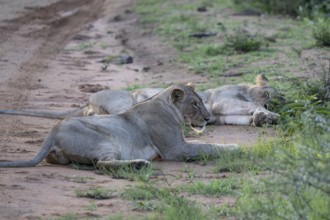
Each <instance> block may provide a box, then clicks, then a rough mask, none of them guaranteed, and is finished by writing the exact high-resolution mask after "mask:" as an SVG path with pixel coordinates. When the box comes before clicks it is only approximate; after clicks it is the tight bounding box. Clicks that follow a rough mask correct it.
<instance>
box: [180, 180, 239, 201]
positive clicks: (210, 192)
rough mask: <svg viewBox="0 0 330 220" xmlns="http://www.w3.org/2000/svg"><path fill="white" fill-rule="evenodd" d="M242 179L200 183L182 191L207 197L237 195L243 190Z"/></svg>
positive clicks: (186, 187)
mask: <svg viewBox="0 0 330 220" xmlns="http://www.w3.org/2000/svg"><path fill="white" fill-rule="evenodd" d="M241 185H242V183H241V179H239V178H224V179H218V180H212V181H209V182H207V183H205V182H202V181H198V182H194V183H193V184H189V185H184V186H182V187H180V189H181V190H182V191H184V192H188V193H190V194H200V195H207V196H216V197H219V196H222V195H235V194H237V190H238V189H240V188H241Z"/></svg>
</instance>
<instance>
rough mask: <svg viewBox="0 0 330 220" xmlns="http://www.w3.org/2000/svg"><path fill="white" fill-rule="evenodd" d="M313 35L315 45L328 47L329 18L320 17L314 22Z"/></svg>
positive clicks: (329, 41) (329, 45)
mask: <svg viewBox="0 0 330 220" xmlns="http://www.w3.org/2000/svg"><path fill="white" fill-rule="evenodd" d="M313 37H314V39H315V40H316V45H318V46H325V47H330V19H329V18H320V19H318V20H317V21H316V22H314V27H313Z"/></svg>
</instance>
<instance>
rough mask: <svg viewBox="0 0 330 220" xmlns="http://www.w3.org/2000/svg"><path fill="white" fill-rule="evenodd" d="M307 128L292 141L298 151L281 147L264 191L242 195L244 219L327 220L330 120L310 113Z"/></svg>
mask: <svg viewBox="0 0 330 220" xmlns="http://www.w3.org/2000/svg"><path fill="white" fill-rule="evenodd" d="M303 123H304V126H303V127H304V129H303V130H302V133H301V134H300V135H299V138H296V139H295V141H294V142H293V141H292V142H290V145H291V146H293V147H295V148H296V150H295V151H287V150H286V146H285V147H284V146H278V149H277V152H276V154H275V155H274V160H273V164H274V165H273V170H272V171H273V175H271V178H268V179H263V180H261V181H262V182H264V184H265V189H264V190H265V191H263V192H262V193H260V194H254V193H250V194H249V193H246V194H244V195H243V196H242V197H241V198H239V201H238V204H237V215H238V216H239V217H241V218H242V219H328V217H329V215H330V209H329V207H330V184H329V183H330V177H329V170H330V135H329V133H330V120H329V118H326V117H320V116H316V117H315V116H312V115H310V116H308V117H306V118H305V119H304V120H303Z"/></svg>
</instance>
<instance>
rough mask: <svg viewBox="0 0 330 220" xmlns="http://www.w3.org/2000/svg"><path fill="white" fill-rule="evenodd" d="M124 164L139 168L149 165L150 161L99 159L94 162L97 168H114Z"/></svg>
mask: <svg viewBox="0 0 330 220" xmlns="http://www.w3.org/2000/svg"><path fill="white" fill-rule="evenodd" d="M124 166H131V167H132V168H135V169H141V168H143V167H150V166H151V163H150V162H149V161H147V160H144V159H135V160H100V161H98V162H97V163H96V167H97V168H99V169H114V168H120V167H124Z"/></svg>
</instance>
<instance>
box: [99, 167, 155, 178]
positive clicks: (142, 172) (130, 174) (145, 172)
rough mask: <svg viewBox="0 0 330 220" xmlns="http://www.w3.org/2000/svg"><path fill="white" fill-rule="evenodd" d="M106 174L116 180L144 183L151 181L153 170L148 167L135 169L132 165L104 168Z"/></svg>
mask: <svg viewBox="0 0 330 220" xmlns="http://www.w3.org/2000/svg"><path fill="white" fill-rule="evenodd" d="M101 171H102V172H103V173H104V174H106V175H109V176H112V178H115V179H128V180H131V181H133V180H140V181H143V182H147V181H149V179H150V177H151V176H152V173H153V171H152V168H151V167H150V166H148V167H145V166H143V167H134V166H131V165H126V166H120V167H113V168H103V169H102V170H101Z"/></svg>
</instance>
